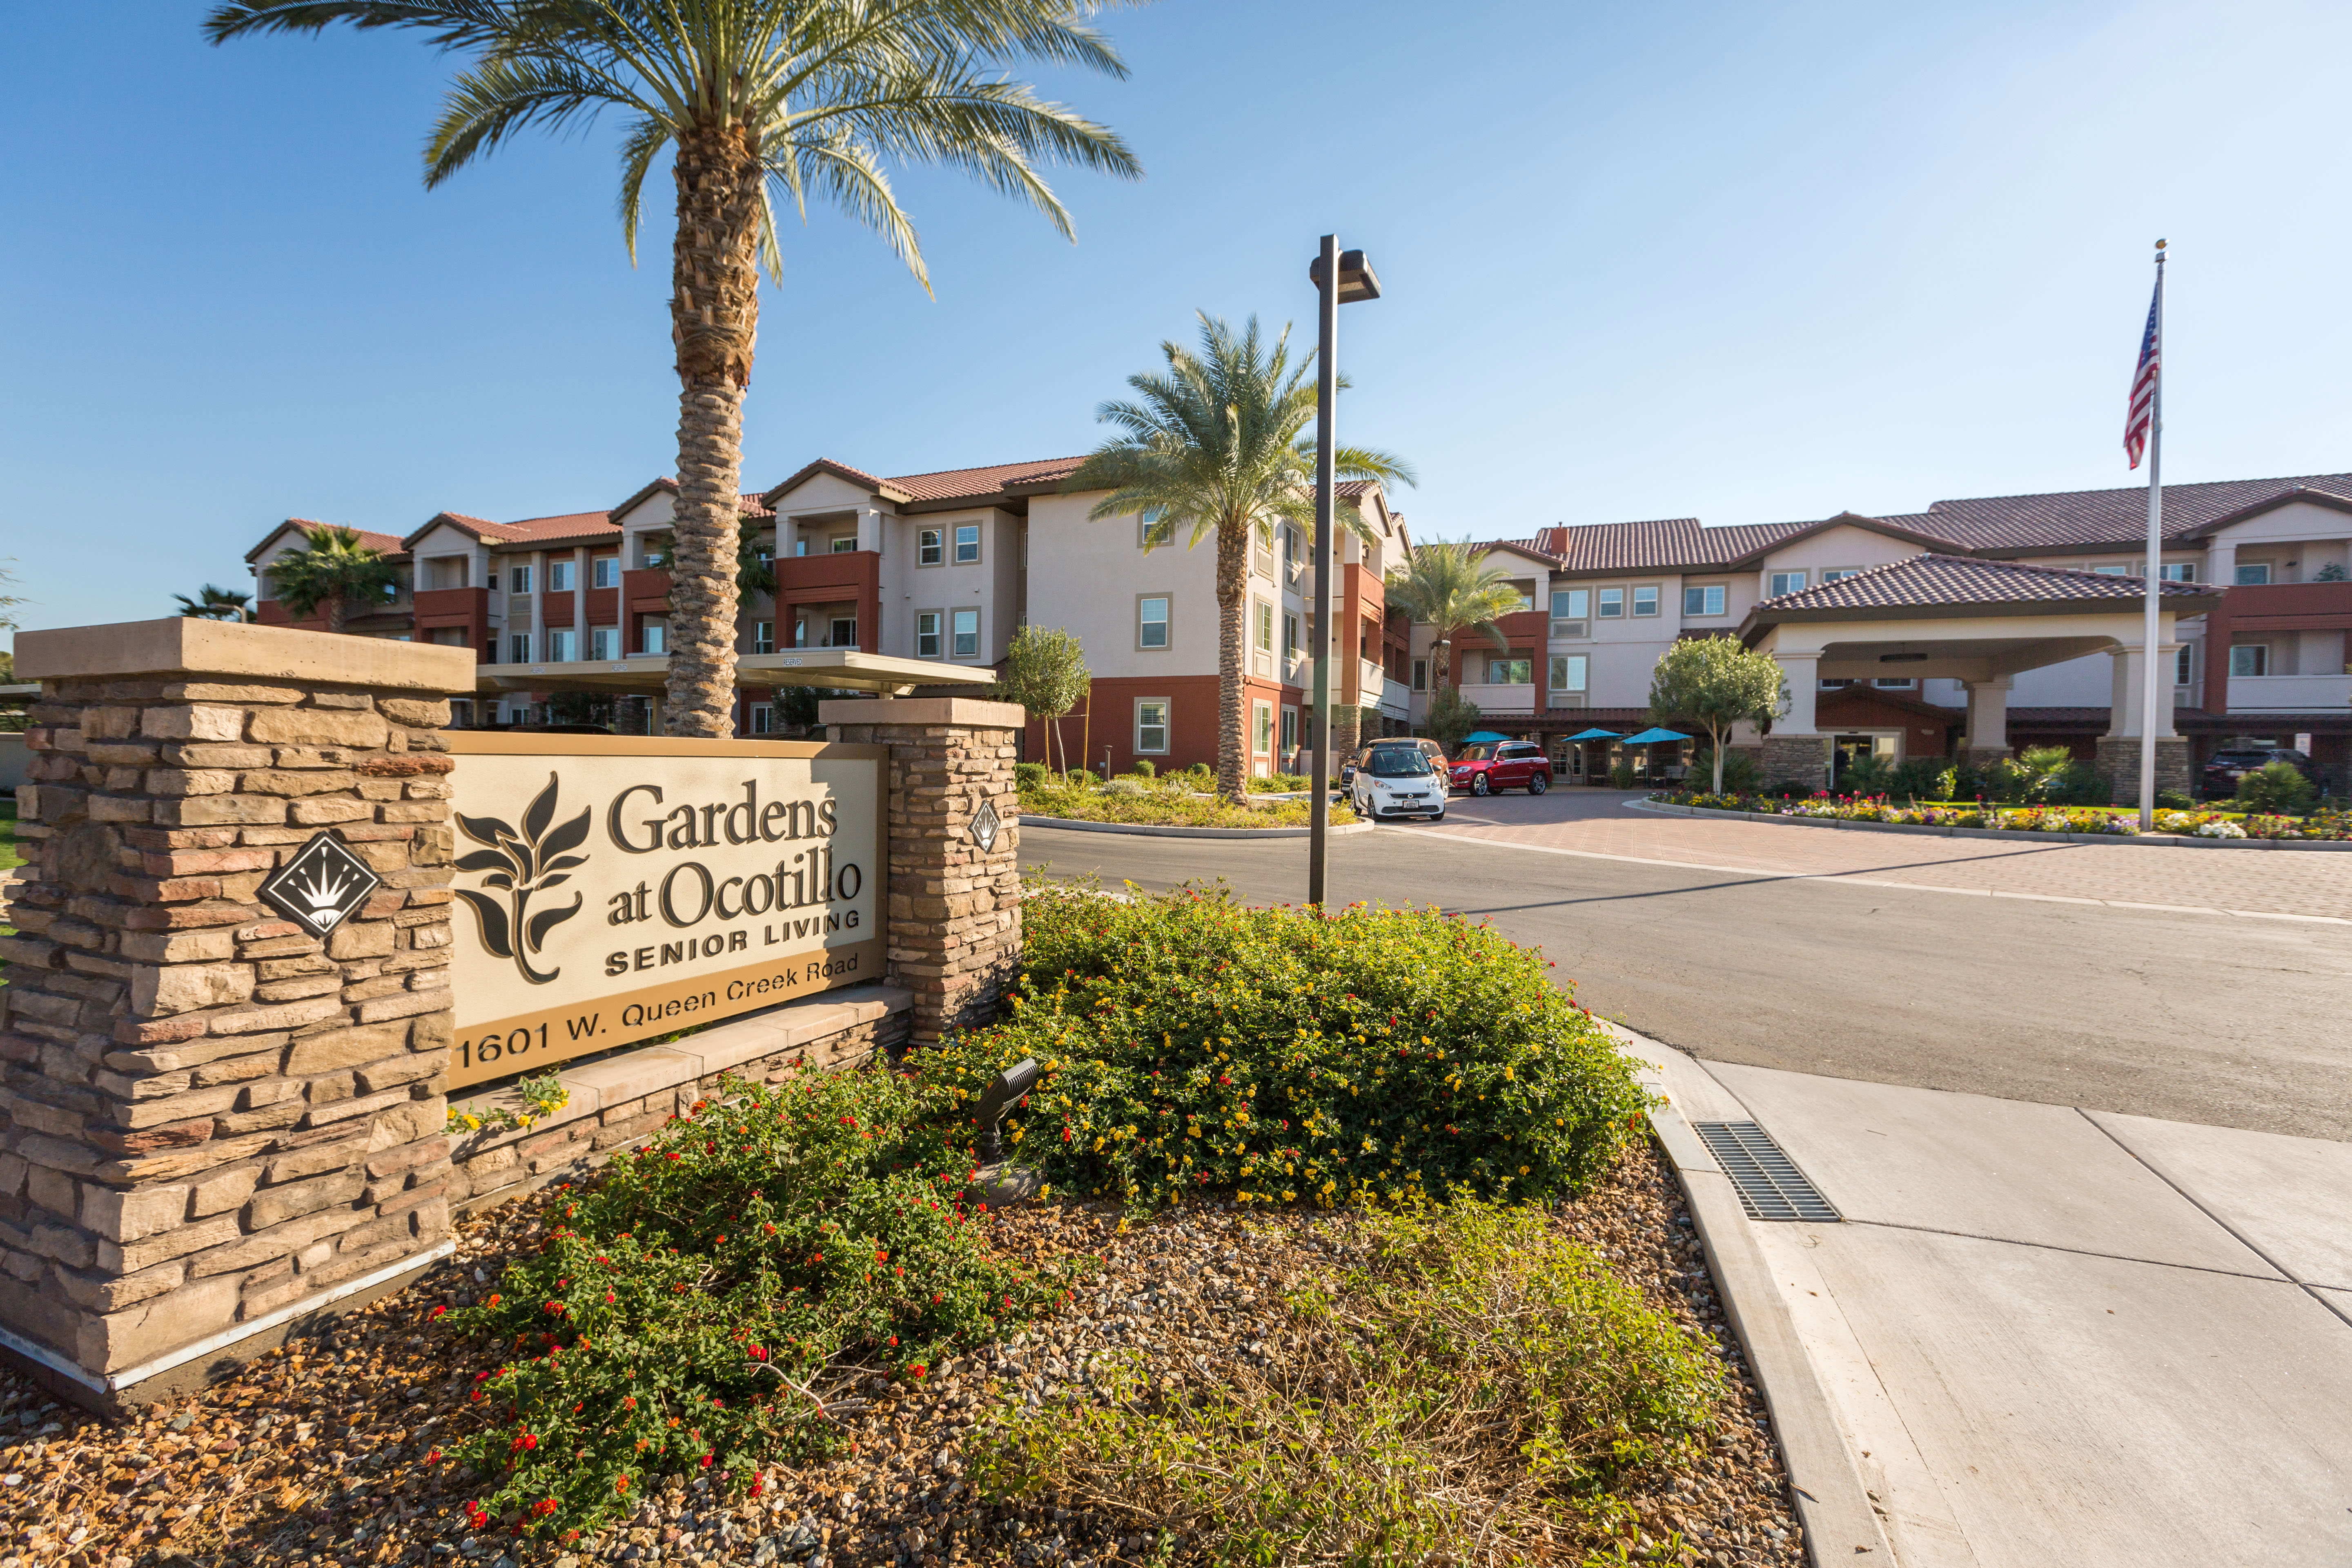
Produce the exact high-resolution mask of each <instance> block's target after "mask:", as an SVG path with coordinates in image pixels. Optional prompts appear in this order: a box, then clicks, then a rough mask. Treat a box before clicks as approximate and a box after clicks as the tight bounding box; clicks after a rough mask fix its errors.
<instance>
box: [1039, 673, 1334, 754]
mask: <svg viewBox="0 0 2352 1568" xmlns="http://www.w3.org/2000/svg"><path fill="white" fill-rule="evenodd" d="M1139 697H1165V698H1166V699H1168V704H1169V713H1168V719H1169V733H1168V753H1167V755H1165V756H1155V757H1151V758H1149V759H1147V760H1149V761H1150V763H1151V765H1152V767H1153V768H1154V769H1155V770H1157V771H1158V772H1160V773H1168V772H1170V771H1171V770H1177V769H1182V768H1189V767H1191V766H1192V764H1193V763H1202V765H1204V766H1207V767H1211V768H1213V767H1215V766H1216V765H1217V678H1216V677H1215V676H1213V675H1186V676H1178V677H1176V678H1174V679H1170V678H1168V677H1165V676H1156V675H1155V676H1118V677H1109V676H1106V677H1104V678H1102V679H1097V680H1096V681H1095V682H1094V683H1093V685H1092V688H1091V689H1089V691H1088V693H1087V700H1086V701H1084V702H1081V703H1079V704H1078V706H1077V707H1076V708H1074V709H1072V710H1070V711H1069V712H1068V713H1067V714H1066V715H1064V717H1063V719H1062V721H1061V735H1062V743H1063V744H1064V745H1066V746H1067V747H1068V748H1069V765H1070V766H1072V767H1082V768H1085V769H1086V770H1087V772H1089V773H1100V772H1102V756H1103V748H1104V747H1105V746H1108V747H1109V748H1110V754H1111V772H1112V773H1128V772H1130V771H1132V770H1133V768H1134V767H1135V763H1136V751H1135V700H1136V699H1137V698H1139ZM1252 702H1271V703H1273V704H1274V710H1275V721H1274V746H1275V751H1276V752H1277V753H1278V752H1280V751H1281V749H1282V710H1283V709H1285V708H1286V707H1287V708H1304V707H1305V706H1306V693H1305V692H1304V691H1302V690H1301V689H1299V688H1297V687H1296V686H1280V685H1277V684H1276V683H1275V682H1273V681H1270V680H1262V679H1252V680H1247V681H1244V683H1243V687H1242V725H1243V736H1244V740H1243V744H1244V746H1246V745H1247V744H1248V725H1249V715H1250V704H1251V703H1252ZM1089 711H1091V713H1092V715H1093V720H1092V723H1091V724H1089V722H1088V718H1087V715H1088V713H1089ZM1300 739H1301V741H1302V742H1303V741H1304V740H1305V736H1304V735H1303V734H1302V735H1301V737H1300ZM1081 746H1084V747H1085V748H1086V750H1085V752H1083V754H1082V753H1081V751H1080V747H1081ZM1021 755H1022V759H1023V760H1024V762H1032V763H1043V762H1045V761H1046V751H1045V725H1043V724H1041V723H1037V722H1034V721H1032V722H1031V723H1030V725H1029V727H1028V729H1027V731H1026V732H1025V734H1024V739H1023V742H1022V749H1021ZM1053 760H1054V761H1055V763H1059V762H1060V761H1061V753H1060V752H1059V751H1056V752H1055V753H1054V755H1053ZM1252 762H1253V763H1255V759H1254V758H1253V759H1252ZM1281 763H1282V758H1281V757H1280V756H1279V755H1278V754H1277V755H1274V756H1270V757H1269V758H1268V759H1267V765H1268V766H1269V767H1271V768H1276V769H1278V768H1279V767H1280V766H1281Z"/></svg>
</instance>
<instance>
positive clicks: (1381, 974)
mask: <svg viewBox="0 0 2352 1568" xmlns="http://www.w3.org/2000/svg"><path fill="white" fill-rule="evenodd" d="M1023 927H1024V937H1025V942H1026V951H1025V952H1024V963H1023V972H1022V976H1021V979H1020V982H1019V984H1018V985H1017V986H1016V988H1015V990H1014V992H1013V995H1012V997H1011V998H1010V1005H1009V1008H1008V1013H1007V1016H1006V1019H1005V1021H1003V1022H1002V1023H999V1024H998V1025H996V1026H993V1027H991V1028H988V1029H984V1030H981V1031H978V1032H975V1033H972V1034H970V1035H965V1036H961V1037H957V1038H954V1039H951V1040H950V1041H949V1042H947V1043H946V1044H944V1045H942V1046H941V1047H939V1049H937V1050H936V1051H933V1052H930V1053H928V1055H927V1057H926V1058H925V1062H924V1066H923V1069H922V1070H923V1072H924V1074H925V1076H926V1077H927V1078H929V1079H935V1080H942V1079H943V1080H944V1081H946V1082H948V1083H950V1084H951V1085H953V1086H955V1088H956V1089H959V1090H961V1091H962V1092H966V1093H977V1092H978V1091H979V1090H980V1089H981V1088H982V1085H984V1084H985V1083H986V1082H987V1081H988V1080H989V1079H990V1078H992V1076H993V1075H994V1074H995V1073H996V1072H998V1071H999V1070H1000V1069H1002V1068H1004V1067H1006V1066H1008V1065H1010V1064H1012V1063H1013V1062H1016V1061H1018V1060H1020V1059H1021V1058H1023V1057H1024V1056H1026V1057H1034V1058H1036V1059H1037V1061H1038V1063H1039V1064H1040V1066H1041V1067H1042V1068H1044V1069H1045V1073H1044V1077H1043V1078H1042V1079H1040V1081H1039V1083H1038V1086H1037V1088H1036V1089H1035V1090H1034V1091H1033V1092H1032V1094H1031V1095H1030V1097H1029V1100H1028V1101H1027V1104H1026V1106H1025V1108H1024V1111H1023V1112H1022V1113H1020V1114H1016V1115H1015V1116H1013V1117H1010V1118H1008V1119H1007V1120H1006V1121H1005V1124H1004V1125H1005V1133H1006V1136H1007V1137H1008V1138H1012V1139H1014V1140H1016V1142H1017V1144H1018V1148H1019V1152H1020V1156H1021V1158H1022V1159H1023V1160H1024V1162H1025V1163H1030V1164H1033V1165H1034V1166H1035V1167H1036V1168H1037V1169H1038V1170H1039V1171H1040V1172H1041V1173H1043V1174H1044V1175H1045V1178H1046V1180H1048V1181H1049V1182H1050V1183H1052V1184H1053V1185H1055V1187H1063V1188H1069V1189H1073V1190H1076V1191H1077V1192H1080V1193H1083V1194H1107V1195H1111V1196H1116V1197H1119V1198H1122V1199H1124V1200H1125V1201H1127V1202H1128V1203H1129V1204H1130V1205H1138V1206H1140V1205H1151V1204H1158V1203H1162V1202H1166V1201H1168V1200H1170V1199H1171V1198H1173V1197H1174V1196H1175V1195H1176V1194H1179V1193H1181V1192H1189V1191H1196V1190H1199V1189H1202V1188H1212V1189H1220V1190H1222V1189H1226V1188H1231V1189H1234V1192H1235V1194H1236V1196H1238V1197H1240V1198H1242V1200H1243V1201H1244V1202H1251V1203H1297V1202H1303V1201H1314V1202H1318V1203H1321V1204H1325V1205H1331V1204H1337V1203H1342V1202H1346V1201H1348V1200H1349V1199H1365V1198H1382V1199H1385V1198H1391V1197H1402V1196H1407V1195H1410V1194H1415V1193H1427V1194H1433V1195H1444V1194H1453V1193H1456V1192H1464V1193H1469V1194H1475V1195H1478V1196H1485V1197H1496V1198H1500V1197H1505V1196H1511V1195H1527V1194H1556V1193H1563V1192H1568V1191H1571V1190H1573V1189H1574V1188H1575V1187H1577V1186H1578V1185H1579V1184H1581V1183H1582V1182H1583V1181H1584V1180H1585V1179H1586V1178H1587V1177H1588V1176H1590V1175H1591V1173H1593V1172H1594V1171H1596V1170H1598V1169H1599V1168H1600V1167H1601V1164H1602V1163H1604V1162H1605V1161H1606V1160H1607V1159H1608V1158H1609V1156H1610V1155H1611V1153H1612V1152H1613V1151H1614V1150H1615V1148H1616V1146H1617V1143H1618V1141H1619V1140H1620V1139H1621V1138H1622V1136H1623V1135H1624V1132H1625V1126H1626V1122H1627V1120H1628V1119H1629V1118H1631V1117H1633V1116H1634V1115H1635V1114H1636V1113H1637V1112H1639V1111H1640V1110H1642V1108H1643V1105H1644V1103H1645V1098H1646V1097H1645V1096H1644V1094H1643V1089H1642V1088H1641V1086H1640V1085H1639V1084H1638V1083H1637V1082H1636V1081H1635V1080H1634V1078H1633V1068H1632V1064H1631V1063H1630V1062H1629V1061H1628V1060H1627V1059H1626V1058H1625V1057H1623V1056H1622V1054H1620V1052H1619V1051H1618V1049H1617V1047H1616V1044H1615V1042H1614V1041H1613V1040H1612V1038H1611V1037H1610V1036H1609V1035H1608V1034H1607V1033H1606V1032H1605V1031H1604V1030H1603V1029H1602V1028H1601V1026H1599V1025H1598V1024H1596V1023H1594V1022H1593V1021H1592V1019H1591V1017H1590V1016H1588V1015H1586V1014H1585V1013H1584V1012H1583V1011H1582V1010H1580V1008H1578V1007H1577V1006H1576V1005H1575V1004H1574V1003H1572V1002H1571V1001H1570V999H1569V996H1568V994H1567V993H1566V992H1564V991H1562V990H1559V989H1557V988H1555V987H1554V986H1553V985H1552V984H1550V983H1549V980H1548V979H1547V978H1546V975H1545V971H1546V968H1547V967H1548V966H1547V964H1546V963H1545V962H1544V960H1543V959H1542V957H1541V956H1540V954H1538V953H1537V952H1533V951H1529V950H1527V949H1522V948H1518V947H1515V946H1513V945H1512V944H1511V943H1510V942H1507V941H1505V940H1504V939H1503V938H1502V937H1501V936H1499V935H1497V934H1496V932H1495V931H1492V930H1490V929H1488V928H1486V927H1485V926H1474V925H1471V924H1469V923H1467V922H1466V921H1462V920H1460V919H1458V918H1452V917H1447V916H1444V915H1441V914H1439V913H1437V912H1436V911H1434V910H1377V909H1368V908H1364V907H1362V906H1357V907H1354V908H1351V909H1348V910H1341V911H1339V912H1338V913H1336V914H1334V915H1332V916H1331V917H1330V918H1328V919H1323V920H1318V919H1317V918H1315V917H1314V916H1312V915H1311V914H1308V913H1307V912H1306V911H1304V910H1293V909H1270V910H1252V909H1244V908H1243V907H1241V906H1240V905H1238V904H1236V903H1234V901H1233V900H1232V899H1231V898H1230V897H1229V896H1227V895H1226V894H1225V892H1224V891H1223V889H1216V890H1212V891H1202V890H1200V889H1190V888H1186V889H1177V890H1176V891H1174V892H1171V893H1168V894H1165V895H1161V896H1157V897H1141V896H1138V897H1135V898H1133V899H1132V900H1131V901H1126V902H1119V901H1114V900H1108V899H1105V898H1102V897H1100V896H1098V895H1097V894H1094V893H1092V892H1091V891H1090V890H1087V889H1076V888H1071V887H1068V886H1066V885H1052V884H1045V885H1039V886H1036V887H1034V888H1033V889H1032V890H1031V892H1030V895H1029V901H1028V903H1027V905H1026V907H1025V909H1024V912H1023Z"/></svg>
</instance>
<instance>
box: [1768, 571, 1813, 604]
mask: <svg viewBox="0 0 2352 1568" xmlns="http://www.w3.org/2000/svg"><path fill="white" fill-rule="evenodd" d="M1770 581H1771V592H1770V594H1769V595H1767V596H1768V597H1770V598H1774V599H1777V598H1779V597H1780V595H1783V594H1801V593H1803V592H1804V591H1805V574H1803V573H1802V572H1775V573H1773V574H1771V580H1770Z"/></svg>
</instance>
